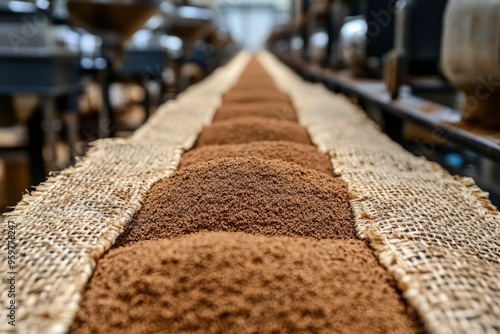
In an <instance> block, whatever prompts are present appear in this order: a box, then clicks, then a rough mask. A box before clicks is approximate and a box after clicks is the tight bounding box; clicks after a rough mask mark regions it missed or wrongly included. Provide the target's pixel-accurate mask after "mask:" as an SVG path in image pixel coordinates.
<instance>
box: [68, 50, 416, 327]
mask: <svg viewBox="0 0 500 334" xmlns="http://www.w3.org/2000/svg"><path fill="white" fill-rule="evenodd" d="M223 100H224V105H223V106H222V108H221V109H220V110H219V111H218V112H217V114H216V116H215V121H217V122H216V123H214V124H212V125H211V126H210V127H207V128H205V129H204V131H203V132H202V134H201V135H200V137H199V139H198V142H197V146H198V147H199V148H198V149H195V150H193V151H191V152H188V153H186V154H185V155H184V156H183V158H182V161H181V168H182V169H181V170H179V171H177V172H176V173H175V174H174V175H173V176H172V177H171V178H166V179H163V180H161V181H160V182H158V183H156V184H155V185H154V186H153V188H152V189H151V190H150V192H149V193H148V195H147V197H146V199H145V202H144V206H143V208H142V209H141V210H140V211H139V212H138V214H137V215H136V217H134V220H133V221H132V222H131V223H130V224H129V226H128V227H127V228H126V231H125V232H124V233H123V234H122V235H120V236H119V238H118V240H117V242H116V244H115V248H114V249H112V250H111V251H110V252H109V253H108V254H107V255H106V256H105V257H104V258H103V259H101V260H100V261H99V263H98V266H97V269H96V271H95V273H94V276H93V277H92V280H91V282H90V283H89V284H88V286H87V289H86V291H85V293H84V295H83V298H82V303H81V306H80V309H79V312H78V315H77V318H76V320H75V322H74V323H73V326H72V328H71V332H72V333H77V334H80V333H89V334H90V333H123V332H128V333H159V332H162V333H239V332H241V333H291V332H301V333H302V332H309V333H337V332H338V333H416V332H417V329H416V328H415V326H414V325H413V323H412V321H411V320H410V317H408V315H407V314H406V312H405V305H404V304H403V303H402V302H401V300H400V298H399V295H398V293H397V292H396V289H395V287H394V284H393V282H392V280H391V279H390V275H388V273H387V272H386V271H385V270H384V269H383V268H382V267H380V266H379V265H378V263H377V262H376V259H375V257H374V256H373V254H372V252H371V250H370V249H369V248H368V247H367V245H366V244H365V243H364V242H362V241H359V240H355V239H356V233H355V228H354V218H353V214H352V211H351V208H350V204H349V201H348V197H349V195H348V187H347V184H346V183H345V182H344V181H343V180H342V179H340V178H334V177H332V176H331V175H332V166H331V162H330V161H329V158H328V156H327V155H323V154H321V153H320V152H318V151H317V150H316V148H315V147H314V146H308V145H304V144H310V140H309V136H308V134H307V132H306V131H305V130H304V129H303V128H301V127H300V126H299V125H298V124H296V123H294V122H293V121H295V120H296V116H295V112H294V110H293V106H292V103H291V100H290V99H289V97H288V96H287V95H286V94H284V93H282V92H280V91H278V90H277V88H276V85H275V84H274V81H273V80H272V78H271V76H270V75H269V74H268V73H267V71H266V70H265V69H264V68H263V67H262V65H261V64H260V63H259V62H258V61H257V60H256V59H255V58H253V59H252V60H251V61H250V62H249V64H248V66H247V68H246V69H245V70H244V71H243V74H242V76H241V79H240V81H239V82H238V83H237V84H236V85H235V86H234V87H233V89H232V90H231V91H230V92H228V93H227V94H226V95H225V96H224V98H223ZM278 106H279V108H278V109H277V110H278V111H279V113H275V111H276V109H274V108H276V107H278ZM252 116H253V117H252ZM294 142H296V143H294ZM245 143H246V144H245ZM231 144H233V145H231ZM242 232H244V233H242ZM325 239H326V240H325Z"/></svg>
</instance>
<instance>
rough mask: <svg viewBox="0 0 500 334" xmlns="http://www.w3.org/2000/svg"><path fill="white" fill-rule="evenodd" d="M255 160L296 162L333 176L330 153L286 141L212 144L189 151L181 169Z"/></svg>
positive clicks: (183, 157)
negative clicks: (226, 160)
mask: <svg viewBox="0 0 500 334" xmlns="http://www.w3.org/2000/svg"><path fill="white" fill-rule="evenodd" d="M249 157H256V158H262V159H266V160H274V159H277V160H282V161H287V162H293V163H295V164H297V165H300V166H302V167H304V168H308V169H314V170H317V171H320V172H323V173H326V174H329V175H333V169H332V163H331V162H330V158H329V156H328V154H322V153H320V152H319V151H318V150H317V149H316V148H315V147H314V146H311V145H304V144H297V143H291V142H285V141H264V142H253V143H249V144H236V145H209V146H203V147H200V148H197V149H195V150H192V151H190V152H187V153H186V154H184V155H183V156H182V160H181V166H180V168H181V169H182V168H186V167H189V166H191V165H194V164H197V163H200V162H206V161H210V160H216V159H220V158H249Z"/></svg>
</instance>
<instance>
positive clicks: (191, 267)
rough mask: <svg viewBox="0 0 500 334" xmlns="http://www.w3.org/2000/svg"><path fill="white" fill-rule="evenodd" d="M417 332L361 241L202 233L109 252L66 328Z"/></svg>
mask: <svg viewBox="0 0 500 334" xmlns="http://www.w3.org/2000/svg"><path fill="white" fill-rule="evenodd" d="M305 332H307V333H416V332H417V331H416V327H415V326H414V325H413V324H412V322H411V321H410V320H409V317H408V315H407V313H406V310H405V306H404V304H403V303H402V302H401V300H400V298H399V296H398V294H397V293H396V291H395V288H394V284H393V282H392V280H391V279H390V277H389V275H388V274H387V273H386V272H385V271H384V270H383V269H382V268H381V267H380V266H379V265H378V264H377V262H376V260H375V258H374V256H373V255H372V254H371V251H370V250H369V249H368V247H367V246H366V245H365V244H364V243H363V242H362V241H359V240H349V241H339V240H335V241H333V240H328V241H325V240H324V241H311V240H304V239H291V238H286V237H262V236H254V235H248V234H242V233H207V234H197V235H192V236H189V237H183V238H177V239H171V240H159V241H149V242H143V243H138V244H135V245H133V246H131V247H124V248H120V249H113V250H111V251H110V252H109V253H108V254H107V255H106V256H105V257H104V258H103V259H102V260H101V261H99V263H98V265H97V270H96V271H95V273H94V276H93V277H92V280H91V282H90V284H89V285H88V287H87V290H86V291H85V293H84V298H83V302H82V304H81V307H80V310H79V312H78V315H77V317H76V321H75V322H74V323H73V326H72V333H75V334H76V333H106V334H107V333H305Z"/></svg>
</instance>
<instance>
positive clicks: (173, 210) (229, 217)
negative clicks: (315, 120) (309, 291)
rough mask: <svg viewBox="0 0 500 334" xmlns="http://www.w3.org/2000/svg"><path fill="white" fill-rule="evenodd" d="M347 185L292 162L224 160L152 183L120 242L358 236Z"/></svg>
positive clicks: (122, 244)
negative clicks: (213, 236) (242, 235)
mask: <svg viewBox="0 0 500 334" xmlns="http://www.w3.org/2000/svg"><path fill="white" fill-rule="evenodd" d="M348 198H349V193H348V188H347V184H346V183H345V182H344V181H343V180H342V179H340V178H334V177H331V176H329V175H326V174H325V173H321V172H317V171H315V170H310V169H305V168H303V167H300V166H298V165H296V164H293V163H288V162H284V161H279V160H263V159H259V158H230V159H229V158H224V159H218V160H213V161H209V162H205V163H200V164H196V165H193V166H191V167H188V168H185V169H183V170H180V171H177V172H176V173H175V174H174V175H173V176H172V177H170V178H166V179H163V180H161V181H160V182H158V183H156V184H155V185H154V186H153V187H152V189H151V190H150V191H149V193H148V195H147V197H146V199H145V201H144V206H143V207H142V209H141V210H140V211H139V212H138V214H137V215H136V217H135V219H134V220H133V221H132V222H131V223H130V224H129V226H127V228H126V229H125V231H124V232H123V233H122V234H121V235H120V236H119V237H118V240H117V241H116V245H117V246H126V245H130V244H132V243H135V242H138V241H144V240H151V239H165V238H173V237H179V236H182V235H186V234H191V233H198V232H203V231H208V232H212V231H215V232H218V231H222V232H246V233H252V234H262V235H268V236H274V235H278V236H290V237H306V238H314V239H351V238H356V232H355V228H354V219H353V214H352V211H351V208H350V206H349V201H348Z"/></svg>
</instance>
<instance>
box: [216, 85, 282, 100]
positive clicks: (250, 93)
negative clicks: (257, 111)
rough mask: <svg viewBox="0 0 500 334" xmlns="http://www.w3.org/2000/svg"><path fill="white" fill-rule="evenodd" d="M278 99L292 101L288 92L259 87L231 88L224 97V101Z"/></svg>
mask: <svg viewBox="0 0 500 334" xmlns="http://www.w3.org/2000/svg"><path fill="white" fill-rule="evenodd" d="M266 101H276V102H284V103H291V100H290V97H289V96H288V94H285V93H283V92H280V91H275V90H269V89H262V88H257V89H253V90H231V91H229V92H227V93H226V94H224V96H223V97H222V102H223V103H231V102H239V103H247V102H266Z"/></svg>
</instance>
